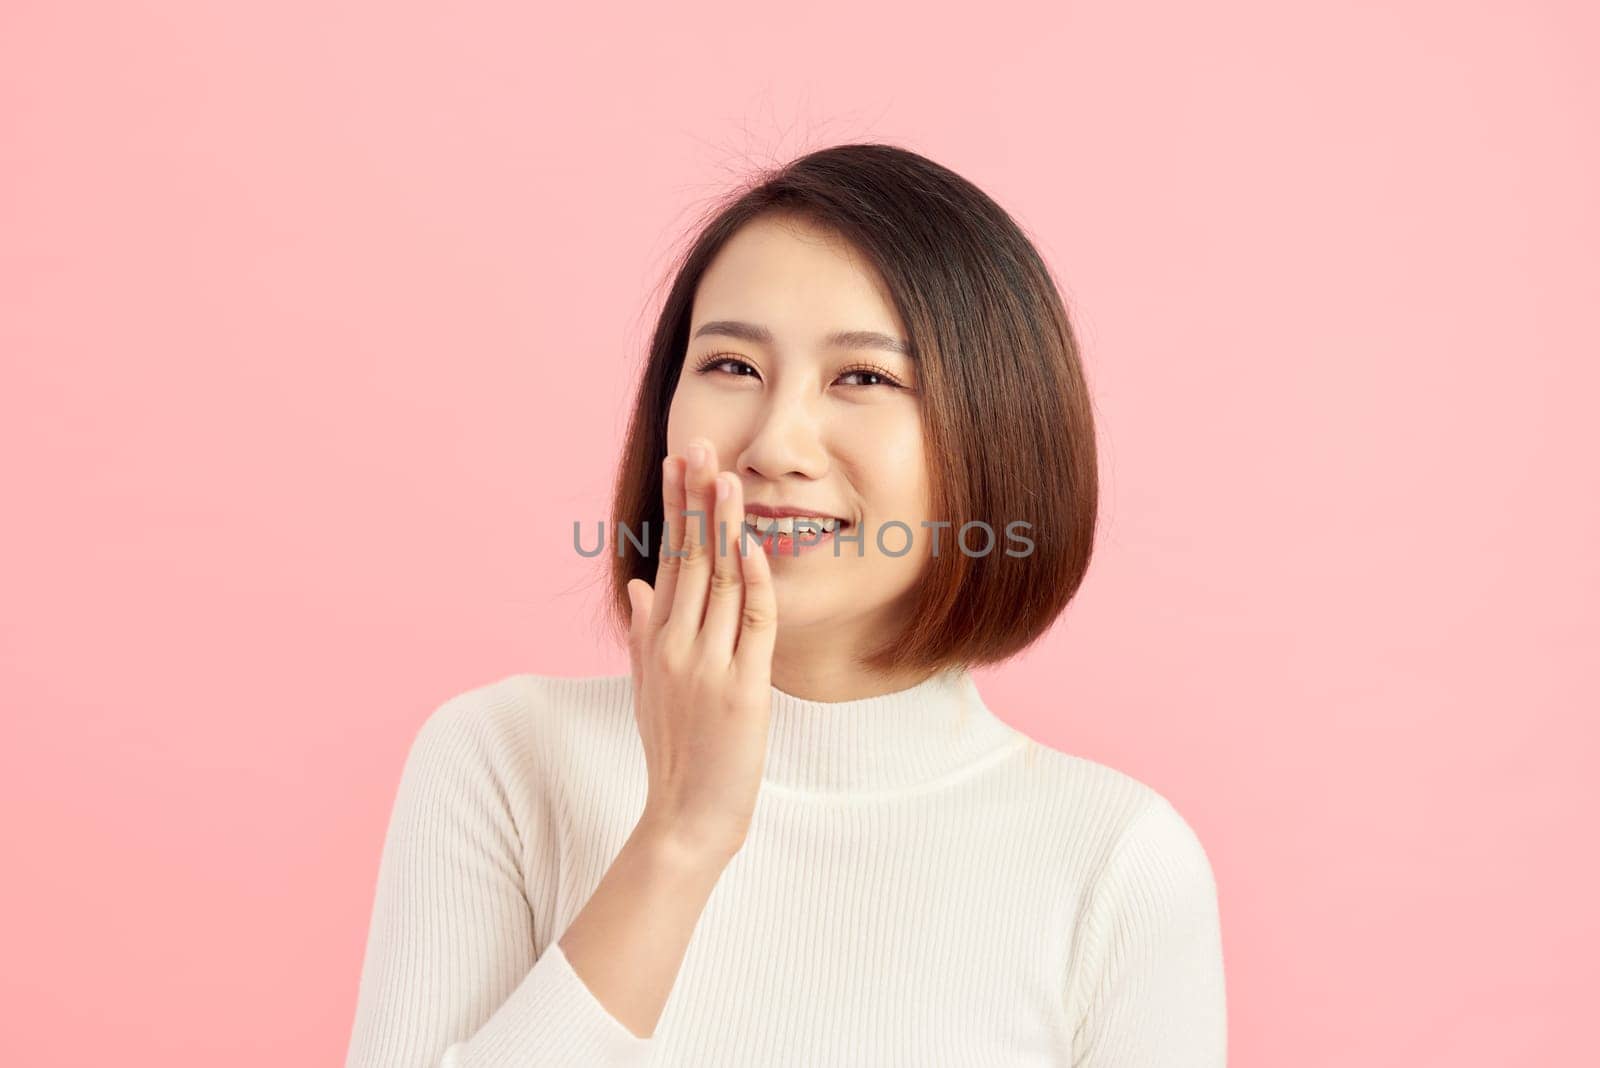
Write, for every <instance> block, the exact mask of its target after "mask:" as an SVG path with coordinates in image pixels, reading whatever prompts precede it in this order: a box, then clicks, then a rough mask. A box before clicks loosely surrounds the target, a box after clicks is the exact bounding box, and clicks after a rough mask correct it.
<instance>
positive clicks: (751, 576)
mask: <svg viewBox="0 0 1600 1068" xmlns="http://www.w3.org/2000/svg"><path fill="white" fill-rule="evenodd" d="M739 522H741V523H743V522H744V516H743V515H742V514H741V515H740V517H739ZM738 547H739V564H740V578H741V580H742V585H743V586H744V606H743V608H742V609H741V611H740V613H739V637H738V645H737V647H736V648H735V649H734V651H733V668H734V673H735V674H736V675H738V676H739V677H740V678H742V679H744V680H746V681H747V682H749V683H750V684H751V685H754V686H756V687H757V688H758V689H760V690H763V691H764V690H765V688H766V686H767V683H768V681H770V679H771V676H772V650H773V646H774V644H775V643H776V642H777V640H778V598H777V595H776V594H775V593H774V592H773V589H772V564H771V563H770V562H769V561H768V560H767V550H766V546H765V545H764V544H763V542H762V541H761V540H758V539H754V538H752V539H751V540H750V541H749V542H746V541H745V539H743V538H740V539H739V541H738Z"/></svg>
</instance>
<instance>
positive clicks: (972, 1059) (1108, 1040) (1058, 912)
mask: <svg viewBox="0 0 1600 1068" xmlns="http://www.w3.org/2000/svg"><path fill="white" fill-rule="evenodd" d="M645 787H646V777H645V763H644V750H643V747H642V745H641V744H640V741H639V736H638V732H637V729H636V728H635V726H634V722H633V706H632V682H631V679H630V678H629V676H627V675H609V676H597V677H589V678H557V677H553V676H546V675H533V674H523V675H514V676H510V677H508V678H505V679H502V680H500V681H499V682H495V683H492V684H489V685H485V686H481V687H478V688H476V689H473V690H469V691H467V692H465V693H462V694H459V695H458V696H456V697H454V698H451V699H450V700H448V701H445V702H444V703H443V704H442V705H440V706H439V707H438V708H437V709H436V710H434V711H433V712H432V714H431V715H430V716H429V717H428V719H427V720H426V722H424V723H423V725H422V727H421V728H420V730H419V731H418V733H417V735H416V738H415V740H414V742H413V743H412V745H411V750H410V753H409V755H408V756H407V758H406V762H405V768H404V770H403V772H402V773H401V778H400V785H399V790H398V796H397V797H396V800H395V804H394V811H393V815H392V818H391V821H390V824H389V829H388V834H387V836H386V838H385V841H384V846H383V854H382V860H381V862H380V864H379V869H378V876H377V888H376V897H375V903H374V906H373V912H372V921H371V926H370V930H369V932H368V939H367V947H366V957H365V962H364V965H363V969H362V972H361V980H360V989H359V994H358V1000H357V1007H356V1016H355V1024H354V1029H353V1033H352V1036H351V1042H350V1048H349V1056H348V1060H347V1064H348V1065H349V1066H350V1068H356V1066H369V1065H370V1066H374V1068H377V1066H383V1068H423V1066H427V1068H490V1066H494V1068H500V1066H506V1068H510V1066H513V1065H515V1066H519V1068H524V1066H534V1065H560V1066H569V1065H586V1066H587V1065H695V1066H697V1068H699V1066H720V1065H750V1066H759V1068H778V1066H784V1065H806V1066H826V1065H918V1066H924V1065H997V1066H1017V1065H1079V1066H1085V1065H1092V1066H1096V1068H1111V1066H1115V1068H1142V1066H1149V1068H1201V1066H1204V1068H1213V1066H1219V1065H1223V1064H1224V1063H1225V1059H1226V1031H1227V1029H1226V1012H1225V1008H1224V995H1223V968H1222V942H1221V930H1220V923H1219V916H1218V907H1217V898H1216V885H1215V882H1214V881H1213V877H1212V872H1211V867H1210V864H1209V863H1208V860H1207V857H1206V854H1205V851H1204V850H1203V849H1202V847H1201V844H1200V842H1199V840H1198V839H1197V837H1196V836H1195V834H1194V832H1193V830H1192V829H1191V828H1190V827H1189V825H1188V824H1187V823H1186V822H1185V821H1184V820H1183V818H1182V817H1181V816H1179V814H1178V813H1177V812H1176V811H1175V810H1174V809H1173V807H1172V806H1171V805H1170V804H1169V803H1168V802H1167V801H1166V800H1165V798H1163V797H1162V796H1161V795H1160V794H1159V793H1157V792H1156V791H1155V790H1153V789H1151V788H1150V787H1148V786H1146V785H1144V784H1143V783H1141V782H1139V781H1137V780H1135V779H1133V778H1131V777H1130V776H1128V775H1125V774H1123V773H1121V772H1118V771H1115V770H1113V769H1111V768H1108V767H1106V766H1104V765H1102V764H1097V763H1095V762H1093V761H1089V760H1086V759H1083V758H1080V757H1075V756H1070V755H1067V754H1065V753H1061V752H1058V751H1056V750H1054V749H1051V748H1048V747H1046V746H1043V745H1041V744H1039V743H1038V742H1036V741H1034V740H1033V739H1031V738H1029V737H1028V736H1027V735H1024V734H1022V733H1021V732H1019V731H1017V730H1016V729H1014V728H1012V727H1010V726H1009V725H1007V724H1006V723H1004V722H1002V721H1001V720H1000V719H998V718H996V716H995V715H994V714H993V713H992V712H990V711H989V709H988V708H987V707H986V706H985V705H984V703H983V701H982V700H981V698H980V696H979V694H978V690H977V688H976V686H975V685H974V683H973V680H972V678H971V676H970V674H968V673H966V672H964V671H951V672H946V673H944V674H942V675H935V676H933V677H932V678H930V679H928V680H926V681H924V682H923V683H921V684H919V685H917V686H915V687H912V688H911V689H908V690H902V691H899V692H898V693H893V694H888V695H885V696H881V697H869V698H864V699H861V700H856V701H844V702H836V703H826V702H816V701H807V700H802V699H800V698H798V697H795V696H792V695H790V694H788V693H786V692H784V691H782V690H779V689H777V688H776V687H774V688H773V691H772V723H771V731H770V734H769V740H768V752H767V762H766V767H765V772H764V781H763V783H762V786H761V789H760V792H759V794H758V796H757V801H756V807H755V811H754V814H753V821H752V823H751V826H750V832H749V835H748V837H747V838H746V841H745V843H744V846H743V848H742V849H741V850H740V851H739V852H738V853H737V854H736V855H735V856H734V858H733V860H732V861H731V862H730V863H729V864H728V866H727V867H726V869H724V871H723V873H722V875H721V877H720V879H719V881H718V882H717V884H716V886H715V888H714V889H713V891H712V893H711V897H710V898H709V900H708V902H707V904H706V908H705V911H704V912H703V913H702V914H701V916H700V920H699V922H698V924H697V926H696V927H695V931H694V935H693V938H692V939H691V941H690V943H689V946H688V950H687V953H686V955H685V957H684V961H683V967H682V969H681V970H680V971H679V973H678V977H677V980H676V982H675V983H674V985H673V988H672V992H671V995H670V996H669V998H668V1000H667V1003H666V1006H665V1008H664V1009H663V1010H662V1014H661V1017H660V1020H659V1021H658V1023H657V1025H656V1028H655V1031H654V1032H653V1034H652V1035H651V1037H649V1038H648V1039H645V1038H639V1037H637V1036H635V1035H633V1034H632V1033H631V1032H630V1031H628V1029H627V1028H626V1027H624V1026H623V1025H622V1023H621V1021H619V1020H617V1019H616V1018H615V1017H614V1016H612V1015H611V1014H610V1013H608V1012H607V1011H606V1008H605V1006H604V1005H602V1004H601V1003H600V1001H599V1000H597V999H596V998H595V997H594V995H593V994H592V993H591V992H590V991H589V989H588V987H586V986H585V985H584V984H583V981H582V980H581V979H580V978H579V977H578V975H577V973H576V972H575V971H573V969H572V967H571V965H570V963H569V962H568V961H567V959H566V957H565V956H564V955H563V954H562V952H561V948H560V946H559V945H558V944H557V941H556V940H557V939H558V938H559V937H560V936H561V934H562V932H564V931H565V930H566V928H567V926H568V925H569V924H570V923H571V922H572V920H573V919H574V918H575V917H576V916H577V914H578V912H579V910H580V909H582V908H583V906H584V904H585V902H587V901H588V899H589V895H590V894H591V893H592V892H593V890H594V888H595V886H596V885H597V884H598V883H599V881H600V878H601V876H602V875H604V874H605V871H606V869H607V868H608V867H609V866H610V864H611V861H612V859H613V858H614V857H615V856H616V855H617V853H618V851H620V850H621V848H622V845H623V842H624V841H625V840H626V839H627V837H628V835H629V834H630V833H631V832H632V830H633V827H634V824H635V823H636V821H637V820H638V817H639V815H640V812H641V811H642V809H643V805H644V799H645Z"/></svg>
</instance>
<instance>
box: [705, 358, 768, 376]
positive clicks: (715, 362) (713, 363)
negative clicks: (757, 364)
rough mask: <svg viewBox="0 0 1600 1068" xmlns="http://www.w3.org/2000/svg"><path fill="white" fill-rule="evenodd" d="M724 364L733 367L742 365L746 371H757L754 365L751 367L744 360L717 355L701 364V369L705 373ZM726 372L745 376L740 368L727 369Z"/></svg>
mask: <svg viewBox="0 0 1600 1068" xmlns="http://www.w3.org/2000/svg"><path fill="white" fill-rule="evenodd" d="M724 366H726V367H732V368H741V367H742V368H744V370H745V371H750V372H752V373H754V371H755V368H754V367H751V366H750V365H749V364H747V363H745V362H744V361H743V360H739V359H735V358H734V357H732V356H717V357H713V358H712V359H709V360H706V361H705V362H703V363H702V364H701V365H700V367H699V370H700V371H701V372H702V373H704V372H706V371H714V370H716V369H717V368H719V367H724ZM724 373H725V374H732V375H736V376H741V377H743V372H741V371H739V370H732V371H726V372H724Z"/></svg>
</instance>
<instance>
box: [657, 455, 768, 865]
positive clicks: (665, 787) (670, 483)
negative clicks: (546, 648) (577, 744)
mask: <svg viewBox="0 0 1600 1068" xmlns="http://www.w3.org/2000/svg"><path fill="white" fill-rule="evenodd" d="M688 452H689V456H690V459H689V462H688V464H687V467H686V466H685V464H684V462H683V461H682V460H680V458H678V457H676V456H668V457H667V459H666V461H665V463H664V465H663V468H662V476H661V483H662V497H663V504H664V506H665V507H664V512H665V515H666V521H667V531H666V537H665V542H666V544H667V546H669V547H670V548H671V550H672V552H671V553H670V554H669V553H666V552H663V553H662V554H661V557H660V559H659V561H658V563H657V567H656V582H655V587H654V588H653V589H652V587H651V586H650V584H649V583H647V582H645V581H644V580H643V579H633V580H632V581H630V582H629V583H628V600H629V604H630V607H631V610H632V616H631V623H630V629H629V633H628V655H629V659H630V660H631V661H632V670H633V714H634V721H635V722H636V723H637V725H638V728H639V736H640V738H642V739H643V741H644V753H645V765H646V768H647V771H648V774H649V788H648V791H647V795H646V799H645V807H644V814H643V816H642V817H641V819H640V824H641V826H644V827H646V828H647V829H649V830H650V831H652V832H657V833H660V834H662V835H664V836H665V837H666V838H667V839H669V840H670V841H672V842H674V843H675V844H678V845H681V846H684V847H686V848H688V849H689V850H691V851H692V852H695V853H697V854H699V855H709V856H712V857H715V858H719V859H722V860H724V861H725V860H727V859H731V858H732V856H733V855H734V854H735V853H737V852H738V851H739V849H740V847H741V846H742V845H743V844H744V840H745V836H746V835H747V834H748V832H749V829H750V820H751V816H752V814H753V813H754V810H755V803H756V792H757V790H759V788H760V786H761V773H762V769H763V768H764V767H765V765H766V755H767V730H768V724H769V721H770V718H771V713H772V694H771V690H770V687H771V679H772V649H773V643H774V640H775V638H776V636H777V629H778V619H777V602H776V599H775V598H774V596H773V590H772V572H771V569H770V565H769V563H768V561H767V557H766V553H765V551H764V549H763V548H762V547H761V545H760V543H759V541H756V540H755V539H754V538H752V544H751V545H749V546H748V548H749V552H748V553H746V552H744V551H743V550H744V549H745V548H746V545H745V541H744V538H743V536H742V532H743V529H744V491H743V488H742V487H741V486H740V483H739V479H738V477H737V476H736V475H734V474H733V473H732V472H724V473H722V474H720V476H719V475H718V470H717V456H716V450H715V449H714V448H713V447H712V446H711V445H710V443H709V442H699V441H697V442H695V443H692V444H691V445H690V446H689V449H688ZM719 483H720V488H719ZM686 511H687V512H698V513H700V514H699V515H688V516H686V515H685V514H684V513H685V512H686ZM719 531H724V532H725V533H724V534H723V535H722V536H720V537H719V534H718V532H719ZM724 545H725V547H724ZM673 554H681V555H673Z"/></svg>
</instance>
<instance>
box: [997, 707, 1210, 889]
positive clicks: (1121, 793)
mask: <svg viewBox="0 0 1600 1068" xmlns="http://www.w3.org/2000/svg"><path fill="white" fill-rule="evenodd" d="M1019 767H1020V768H1021V769H1022V770H1021V772H1020V774H1021V776H1022V777H1023V778H1024V779H1025V780H1026V781H1027V782H1028V783H1029V784H1030V791H1029V793H1030V801H1031V802H1032V803H1033V804H1035V805H1039V806H1042V807H1043V808H1044V809H1045V810H1047V811H1052V812H1057V813H1059V814H1060V816H1061V819H1060V821H1058V822H1057V821H1052V822H1056V826H1057V827H1058V829H1059V830H1060V831H1061V832H1062V833H1063V834H1064V836H1065V837H1066V839H1067V840H1069V841H1071V842H1072V843H1073V845H1074V846H1075V847H1076V848H1078V849H1084V848H1087V849H1089V850H1091V851H1092V852H1094V853H1096V854H1098V856H1097V860H1098V862H1099V864H1105V863H1109V862H1110V860H1111V858H1112V857H1113V856H1114V855H1116V854H1118V853H1121V852H1126V851H1130V850H1137V849H1138V848H1140V847H1141V846H1148V845H1150V844H1152V843H1155V844H1157V845H1158V847H1159V848H1163V849H1166V850H1168V851H1169V852H1170V851H1176V852H1179V853H1183V854H1187V855H1188V856H1189V857H1190V858H1191V859H1195V860H1198V861H1199V862H1200V863H1201V864H1205V863H1206V859H1205V850H1204V847H1203V846H1202V845H1201V842H1200V837H1199V834H1198V832H1197V831H1196V830H1195V828H1194V826H1193V824H1191V823H1190V821H1189V820H1188V819H1187V818H1186V817H1185V816H1184V815H1183V813H1181V812H1180V811H1179V809H1178V806H1177V804H1176V803H1175V802H1174V801H1172V800H1171V799H1170V798H1169V797H1168V796H1167V795H1166V794H1165V793H1163V792H1162V791H1161V790H1159V789H1157V788H1156V787H1155V786H1153V785H1152V784H1151V783H1149V782H1147V781H1145V780H1144V779H1141V778H1139V777H1137V776H1135V775H1134V774H1132V773H1130V772H1128V771H1125V770H1123V769H1121V768H1117V767H1114V766H1112V765H1110V764H1107V763H1103V762H1101V761H1097V760H1093V759H1091V758H1089V757H1085V756H1081V755H1078V754H1076V753H1071V752H1067V751H1065V750H1061V749H1057V748H1054V747H1053V746H1050V745H1046V744H1045V743H1043V742H1040V741H1038V740H1036V739H1034V738H1032V737H1029V738H1028V740H1027V742H1026V743H1025V744H1024V745H1023V747H1022V754H1021V759H1020V761H1019Z"/></svg>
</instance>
